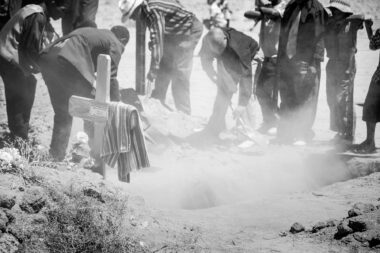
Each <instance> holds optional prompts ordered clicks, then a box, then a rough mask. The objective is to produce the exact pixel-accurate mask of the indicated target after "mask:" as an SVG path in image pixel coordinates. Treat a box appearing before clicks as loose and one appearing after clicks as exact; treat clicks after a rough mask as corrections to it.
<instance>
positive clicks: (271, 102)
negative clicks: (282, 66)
mask: <svg viewBox="0 0 380 253" xmlns="http://www.w3.org/2000/svg"><path fill="white" fill-rule="evenodd" d="M276 76H277V60H276V58H270V57H265V59H264V62H263V65H262V67H261V71H260V75H259V77H258V81H257V86H256V95H257V99H258V101H259V103H260V107H261V112H262V114H263V123H264V124H268V125H274V124H276V121H277V117H276V114H277V110H278V109H277V94H275V93H276V92H278V90H277V88H276V86H277V85H276V81H277V79H276Z"/></svg>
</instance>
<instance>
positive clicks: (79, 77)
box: [0, 0, 129, 160]
mask: <svg viewBox="0 0 380 253" xmlns="http://www.w3.org/2000/svg"><path fill="white" fill-rule="evenodd" d="M6 2H7V3H6V4H7V5H6V6H7V7H9V8H8V14H9V16H8V17H7V20H8V21H6V20H4V21H6V22H5V25H4V26H3V27H2V28H1V31H0V75H1V78H2V79H3V82H4V88H5V97H6V108H7V116H8V126H9V129H10V132H11V134H12V135H13V136H16V137H21V138H23V139H27V138H28V130H29V120H30V114H31V109H32V106H33V102H34V96H35V89H36V79H35V77H34V74H36V73H41V74H42V77H43V79H44V81H45V84H46V85H47V88H48V91H49V95H50V100H51V103H52V106H53V109H54V113H55V116H54V127H53V136H52V141H51V145H50V154H51V155H52V157H53V158H54V159H55V160H62V159H64V157H65V152H66V148H67V145H68V141H69V137H70V130H71V125H72V117H71V116H70V114H69V113H68V103H69V98H70V97H71V96H72V95H79V96H84V97H90V98H91V97H93V96H94V95H93V94H94V86H93V85H94V80H95V69H96V64H97V57H98V55H99V54H107V55H110V57H111V77H110V78H111V92H110V94H111V100H115V101H118V100H119V99H120V95H119V85H118V82H117V79H116V77H117V68H118V64H119V61H120V59H121V55H122V53H123V51H124V46H125V45H126V44H127V43H128V40H129V32H128V30H127V29H126V28H125V27H124V26H115V27H113V28H112V29H111V31H110V30H104V29H97V28H96V23H95V14H96V9H97V5H98V1H95V0H81V1H66V0H62V1H50V0H46V1H44V0H34V1H27V3H25V2H21V3H20V5H19V10H18V11H15V12H11V11H10V10H11V9H10V7H11V6H13V4H15V2H16V1H6ZM73 5H74V7H73ZM79 6H80V7H79ZM3 7H4V6H3ZM78 8H79V10H80V13H78ZM68 17H70V18H68ZM50 18H52V19H59V18H62V30H63V31H64V32H63V33H64V36H63V37H61V38H57V34H56V33H55V31H54V29H53V28H52V26H51V25H50V23H49V20H50ZM87 125H88V124H87ZM86 130H87V133H88V134H89V135H90V136H91V135H92V131H91V127H87V128H86Z"/></svg>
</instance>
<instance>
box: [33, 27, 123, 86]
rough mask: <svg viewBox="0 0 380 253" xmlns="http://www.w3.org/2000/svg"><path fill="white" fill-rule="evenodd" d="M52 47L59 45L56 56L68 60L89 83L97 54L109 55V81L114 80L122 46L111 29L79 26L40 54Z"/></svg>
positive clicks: (93, 77) (45, 52)
mask: <svg viewBox="0 0 380 253" xmlns="http://www.w3.org/2000/svg"><path fill="white" fill-rule="evenodd" d="M52 47H60V52H59V54H58V57H59V58H61V59H64V60H65V61H67V62H69V63H70V64H71V65H72V66H73V67H74V68H76V69H77V70H78V71H79V73H81V75H82V76H83V77H84V78H85V79H86V80H87V81H88V82H89V83H90V84H91V85H92V84H93V83H94V81H95V72H96V67H97V58H98V55H99V54H107V55H109V56H110V57H111V82H112V81H116V78H117V69H118V65H119V62H120V59H121V55H122V53H123V51H124V46H123V45H122V44H121V43H120V41H119V40H118V39H117V38H116V37H115V35H114V34H113V33H112V32H111V31H109V30H105V29H97V28H79V29H77V30H75V31H73V32H71V33H70V34H68V35H66V36H64V37H62V38H60V39H58V40H57V41H55V42H54V43H53V44H51V45H50V46H49V47H47V48H46V49H45V50H43V52H42V53H41V54H47V53H49V51H50V49H51V48H52Z"/></svg>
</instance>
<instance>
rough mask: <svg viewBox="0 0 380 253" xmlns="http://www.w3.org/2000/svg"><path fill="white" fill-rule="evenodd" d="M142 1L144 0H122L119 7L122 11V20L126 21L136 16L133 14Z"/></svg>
mask: <svg viewBox="0 0 380 253" xmlns="http://www.w3.org/2000/svg"><path fill="white" fill-rule="evenodd" d="M142 2H143V0H120V1H119V9H120V11H121V13H122V17H121V21H122V22H126V21H127V20H128V19H130V18H134V17H133V16H132V15H133V14H134V12H135V11H136V9H137V8H138V7H139V6H140V5H141V4H142Z"/></svg>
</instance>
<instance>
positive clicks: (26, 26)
mask: <svg viewBox="0 0 380 253" xmlns="http://www.w3.org/2000/svg"><path fill="white" fill-rule="evenodd" d="M45 26H46V17H45V15H44V14H42V13H35V14H33V15H30V16H29V17H27V18H26V19H25V20H24V23H23V28H22V30H23V32H22V34H21V38H20V46H19V48H20V50H21V52H22V55H23V56H24V59H23V62H22V64H21V65H22V67H23V68H24V69H25V70H28V71H30V72H32V73H37V72H39V68H38V65H37V61H38V58H39V53H40V51H41V50H42V46H43V36H44V30H45Z"/></svg>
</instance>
